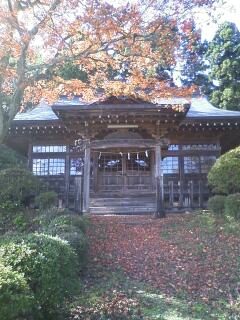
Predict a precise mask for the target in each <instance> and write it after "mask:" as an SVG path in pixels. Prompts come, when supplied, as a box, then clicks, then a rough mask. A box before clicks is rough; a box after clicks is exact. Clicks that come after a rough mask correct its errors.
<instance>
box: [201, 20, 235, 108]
mask: <svg viewBox="0 0 240 320" xmlns="http://www.w3.org/2000/svg"><path fill="white" fill-rule="evenodd" d="M207 57H208V59H209V63H210V74H209V79H210V81H211V82H212V85H213V88H214V90H213V91H212V92H211V95H210V98H211V102H212V103H213V104H214V105H215V106H218V107H219V108H222V109H229V110H240V32H239V30H238V29H237V27H236V25H235V24H234V23H230V22H225V23H223V24H222V25H221V26H220V27H219V29H218V31H217V32H216V35H215V37H214V38H213V40H212V42H211V43H210V45H209V49H208V51H207Z"/></svg>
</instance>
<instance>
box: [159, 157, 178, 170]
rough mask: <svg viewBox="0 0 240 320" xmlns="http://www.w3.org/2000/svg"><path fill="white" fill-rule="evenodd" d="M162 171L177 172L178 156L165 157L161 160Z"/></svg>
mask: <svg viewBox="0 0 240 320" xmlns="http://www.w3.org/2000/svg"><path fill="white" fill-rule="evenodd" d="M162 171H163V173H165V174H177V173H179V160H178V157H166V158H164V159H163V160H162Z"/></svg>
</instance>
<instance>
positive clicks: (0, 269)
mask: <svg viewBox="0 0 240 320" xmlns="http://www.w3.org/2000/svg"><path fill="white" fill-rule="evenodd" d="M33 308H34V297H33V294H32V292H31V290H30V288H29V286H28V284H27V281H26V279H25V278H24V275H23V274H22V273H19V272H17V271H13V270H12V268H11V267H10V266H4V265H2V264H0V317H1V320H16V319H19V320H20V319H22V320H24V319H27V318H28V316H29V315H30V314H31V313H32V310H33Z"/></svg>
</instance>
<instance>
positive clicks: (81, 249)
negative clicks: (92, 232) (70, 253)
mask: <svg viewBox="0 0 240 320" xmlns="http://www.w3.org/2000/svg"><path fill="white" fill-rule="evenodd" d="M58 236H59V238H61V239H63V240H66V241H67V242H68V243H69V244H70V245H71V246H72V247H73V249H74V250H75V251H76V253H77V255H78V258H79V262H80V264H81V267H83V266H84V265H85V263H86V259H87V251H88V240H87V238H86V236H85V235H84V234H83V233H82V231H81V230H79V231H78V232H72V231H71V232H62V233H59V234H58Z"/></svg>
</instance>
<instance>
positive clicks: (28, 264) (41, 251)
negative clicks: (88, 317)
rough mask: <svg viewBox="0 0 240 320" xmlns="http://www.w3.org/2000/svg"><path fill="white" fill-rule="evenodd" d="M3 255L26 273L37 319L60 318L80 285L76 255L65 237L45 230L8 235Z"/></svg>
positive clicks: (3, 260) (16, 269)
mask: <svg viewBox="0 0 240 320" xmlns="http://www.w3.org/2000/svg"><path fill="white" fill-rule="evenodd" d="M0 259H1V260H2V262H3V264H4V265H6V266H8V265H10V266H11V267H12V269H13V270H14V271H17V272H19V273H21V274H24V276H25V279H26V281H27V283H28V285H29V287H30V289H31V290H32V292H33V294H34V298H35V302H36V305H37V308H36V310H35V314H34V319H36V320H38V319H45V320H48V319H61V314H62V311H63V305H64V303H65V302H66V301H67V300H70V299H71V297H72V296H73V295H74V294H75V293H77V291H78V288H79V279H78V261H77V255H76V254H75V252H74V250H73V249H72V248H71V246H70V245H69V244H68V243H67V242H66V241H64V240H61V239H60V238H58V237H52V236H49V235H45V234H29V235H27V236H26V237H24V238H23V239H18V238H16V239H12V240H11V239H9V240H8V241H6V243H3V244H2V246H1V247H0ZM9 308H11V306H10V305H9Z"/></svg>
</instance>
